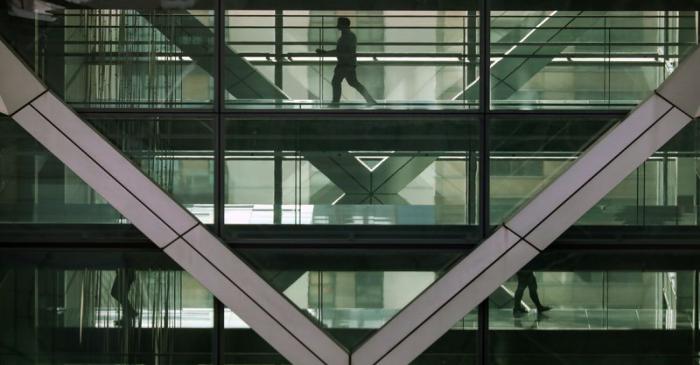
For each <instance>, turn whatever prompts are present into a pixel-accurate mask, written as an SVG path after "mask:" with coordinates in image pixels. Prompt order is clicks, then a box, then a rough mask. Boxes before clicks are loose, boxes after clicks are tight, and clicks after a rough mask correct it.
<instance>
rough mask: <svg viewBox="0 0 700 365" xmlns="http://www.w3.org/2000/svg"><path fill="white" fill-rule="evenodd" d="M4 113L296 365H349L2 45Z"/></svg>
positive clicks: (339, 351) (334, 346) (321, 334)
mask: <svg viewBox="0 0 700 365" xmlns="http://www.w3.org/2000/svg"><path fill="white" fill-rule="evenodd" d="M0 95H2V98H3V100H4V103H5V107H6V108H5V109H6V112H7V114H8V115H9V116H10V117H12V118H13V119H14V120H15V121H16V122H17V123H18V124H19V125H20V126H22V128H24V129H25V130H26V131H27V132H29V134H31V135H32V136H33V137H34V138H36V139H37V141H39V142H40V143H41V144H42V145H44V147H46V148H47V149H48V150H49V151H50V152H51V153H53V154H54V155H55V156H56V157H58V158H59V159H60V160H61V161H62V162H63V163H64V164H66V166H68V167H69V168H70V169H71V170H72V171H73V172H74V173H75V174H76V175H78V176H79V177H80V178H81V179H83V181H85V182H86V183H87V184H88V185H89V186H90V187H92V188H93V189H94V190H95V191H96V192H97V193H99V194H100V195H101V196H102V197H104V198H105V200H107V201H108V202H109V203H110V204H111V205H112V206H113V207H114V208H115V209H116V210H118V211H119V212H120V213H121V214H122V215H123V216H124V217H126V218H127V219H129V221H130V222H131V223H132V224H133V225H134V226H135V227H136V228H138V229H139V230H140V231H141V232H143V233H144V234H145V235H146V236H147V237H148V238H149V239H150V240H151V241H153V243H155V244H156V245H157V246H158V247H159V248H160V249H161V250H163V252H165V253H166V254H167V255H168V256H170V257H171V258H172V259H173V260H174V261H175V262H177V263H178V264H179V265H180V266H182V267H183V268H184V269H185V270H187V271H188V272H189V273H190V274H192V276H193V277H195V278H196V279H197V280H198V281H199V282H200V283H202V284H203V285H204V287H206V288H207V289H209V290H210V291H211V292H212V294H213V295H215V296H216V297H217V298H219V299H220V300H221V301H222V302H223V303H224V304H226V305H227V306H228V307H229V308H230V309H231V310H233V311H234V312H235V313H236V314H237V315H238V316H240V317H241V318H242V319H243V320H244V321H245V322H246V323H248V324H249V325H250V326H251V328H253V330H254V331H255V332H257V333H258V334H259V335H260V336H261V337H262V338H264V339H265V340H266V341H267V342H268V343H270V345H272V346H273V347H274V348H275V349H276V350H277V351H279V352H280V354H282V355H283V356H284V357H286V358H287V359H288V360H289V361H291V362H292V363H295V364H319V365H322V364H339V365H342V364H348V361H349V356H348V353H347V351H346V350H345V349H344V348H343V347H341V346H340V345H339V344H338V343H336V342H335V341H334V340H333V338H331V337H330V336H329V335H328V334H327V333H325V332H324V331H323V330H321V329H320V328H319V327H318V326H317V325H316V324H314V323H313V322H312V321H311V320H310V319H309V318H308V317H306V316H305V315H304V314H303V313H302V312H300V311H299V310H298V309H297V308H296V307H295V306H294V304H292V303H291V302H289V300H287V299H286V298H285V297H284V296H283V295H282V294H280V293H278V292H277V291H276V290H275V289H274V288H272V287H271V286H270V285H269V284H268V283H267V282H265V280H263V279H262V278H261V277H260V276H259V275H258V274H257V273H256V272H255V271H254V270H253V269H251V268H250V267H249V266H248V265H247V264H246V263H245V262H244V261H243V260H242V259H240V258H239V257H238V256H237V255H236V254H234V253H233V252H232V251H231V250H230V249H229V248H228V247H227V246H226V245H225V244H224V243H223V242H222V241H221V240H219V239H218V238H217V237H216V236H214V235H213V234H212V233H210V232H209V231H208V230H207V229H206V228H205V227H204V226H203V225H202V224H201V222H199V221H198V220H197V219H196V218H195V217H194V216H192V215H191V214H190V213H189V212H188V211H187V210H186V209H185V208H183V207H182V206H181V205H180V204H178V203H177V202H175V201H174V200H173V199H172V198H171V197H170V196H168V195H167V193H165V192H164V191H163V190H162V189H161V188H160V187H159V186H158V185H157V184H155V183H154V182H153V181H151V180H150V179H149V178H148V177H147V176H145V175H144V174H143V172H141V171H140V170H139V169H138V168H137V167H136V166H135V165H134V164H132V163H131V162H130V161H129V160H128V159H127V158H126V157H125V156H124V155H123V154H122V153H121V152H120V151H119V150H118V149H117V148H116V147H114V146H113V145H111V144H110V143H109V142H108V141H107V140H106V139H105V138H104V137H103V136H102V135H100V134H99V133H98V132H97V131H95V130H94V129H93V128H92V127H91V126H90V125H89V124H88V123H86V122H85V121H83V120H82V119H81V118H80V117H79V116H78V115H77V114H76V113H75V112H74V111H73V110H71V109H70V108H69V107H68V106H66V105H65V104H64V103H63V102H62V101H61V100H59V99H58V98H57V97H56V96H55V95H54V94H53V93H51V92H50V91H49V90H48V89H47V88H46V86H44V85H43V84H42V83H41V82H40V81H39V80H38V79H37V78H36V77H35V76H34V75H33V74H32V72H31V71H30V69H29V68H28V67H27V66H26V65H24V64H23V63H22V61H20V59H19V58H18V57H17V56H16V55H15V54H14V53H13V52H12V51H11V50H10V48H9V47H8V46H7V44H6V43H5V42H4V40H3V41H1V42H0Z"/></svg>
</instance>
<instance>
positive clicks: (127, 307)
mask: <svg viewBox="0 0 700 365" xmlns="http://www.w3.org/2000/svg"><path fill="white" fill-rule="evenodd" d="M134 280H136V274H135V273H134V270H132V269H129V268H124V269H117V275H116V276H115V278H114V283H113V284H112V291H111V295H112V297H113V298H114V299H115V300H116V301H117V303H119V305H121V307H122V313H123V314H122V320H121V322H120V323H119V324H124V323H126V322H128V321H130V320H132V319H133V318H136V316H138V312H137V311H136V309H134V307H133V306H132V305H131V303H130V302H129V291H130V290H131V285H132V284H133V283H134Z"/></svg>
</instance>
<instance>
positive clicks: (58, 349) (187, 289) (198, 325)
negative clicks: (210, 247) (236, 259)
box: [0, 252, 213, 365]
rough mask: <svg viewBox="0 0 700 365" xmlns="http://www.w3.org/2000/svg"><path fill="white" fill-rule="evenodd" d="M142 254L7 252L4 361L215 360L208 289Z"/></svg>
mask: <svg viewBox="0 0 700 365" xmlns="http://www.w3.org/2000/svg"><path fill="white" fill-rule="evenodd" d="M139 256H140V255H122V254H115V253H113V252H112V253H110V254H95V253H86V252H83V253H79V254H77V253H76V252H71V253H70V254H65V253H58V252H52V253H41V254H40V253H32V254H19V255H18V254H13V253H7V252H5V253H3V255H2V260H0V309H2V310H0V323H2V324H3V325H2V326H0V363H3V364H25V363H36V364H44V363H52V364H88V363H89V364H101V363H104V364H116V363H130V364H134V363H136V364H138V363H141V364H144V363H166V364H183V365H184V364H193V363H198V364H207V363H210V361H211V351H212V346H211V340H212V329H213V310H212V304H213V303H212V296H211V294H209V292H208V291H207V290H206V289H204V288H203V287H201V286H200V285H199V284H198V283H197V282H196V281H195V280H194V279H192V277H190V276H189V274H187V273H184V272H182V271H181V270H177V269H176V268H174V267H172V264H169V265H167V266H168V267H169V268H163V267H158V264H156V263H154V261H150V262H149V259H148V258H146V257H145V256H144V257H139ZM151 259H155V262H161V261H163V260H162V256H161V257H158V256H156V257H151ZM120 276H121V277H122V279H119V277H120ZM126 276H130V277H131V278H130V279H129V280H124V278H125V277H126Z"/></svg>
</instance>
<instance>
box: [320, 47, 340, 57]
mask: <svg viewBox="0 0 700 365" xmlns="http://www.w3.org/2000/svg"><path fill="white" fill-rule="evenodd" d="M316 53H318V54H321V55H332V56H334V55H337V54H338V50H337V49H329V50H325V49H323V48H316Z"/></svg>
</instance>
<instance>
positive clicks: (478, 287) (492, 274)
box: [353, 241, 539, 365]
mask: <svg viewBox="0 0 700 365" xmlns="http://www.w3.org/2000/svg"><path fill="white" fill-rule="evenodd" d="M538 253H539V252H538V251H537V250H535V249H534V248H532V246H530V245H528V244H527V243H525V242H523V241H520V242H519V243H518V244H517V245H516V246H515V247H513V249H511V250H509V251H508V252H507V253H506V254H505V255H504V256H503V257H501V258H499V259H498V260H496V261H495V262H494V263H493V265H492V266H490V267H489V268H488V269H486V270H485V271H484V272H483V273H482V274H481V275H479V277H478V278H476V280H474V281H473V282H472V283H471V284H470V285H469V286H468V287H467V288H466V289H465V290H463V291H461V292H459V293H457V294H456V296H455V297H454V298H452V299H450V300H449V301H447V302H446V303H445V304H444V306H443V307H442V308H440V310H439V311H437V312H435V313H434V314H433V315H432V316H431V317H430V318H429V320H428V321H426V322H425V323H423V324H421V325H420V326H419V327H418V328H416V329H415V332H413V333H411V335H410V336H409V337H408V338H406V340H405V341H402V342H401V343H400V344H399V345H398V346H396V347H395V348H393V349H392V350H391V351H389V352H388V353H387V354H386V356H385V357H384V358H382V359H381V360H379V361H378V362H376V364H381V365H405V364H409V363H411V361H413V360H414V359H415V358H416V357H418V356H419V355H420V354H422V353H423V351H425V349H426V348H428V347H429V346H430V345H432V344H433V343H434V342H435V341H437V340H438V339H439V338H440V337H442V335H444V334H445V332H447V331H449V330H450V328H452V326H454V325H455V323H457V321H459V320H460V319H462V318H464V316H465V315H467V313H469V312H471V311H472V310H474V308H476V307H477V306H478V305H479V303H481V302H482V301H483V300H484V299H486V298H488V296H489V295H491V293H493V291H494V288H497V287H498V286H499V285H501V283H503V282H504V281H506V280H508V278H510V277H511V276H513V275H515V273H516V272H518V270H519V269H520V268H521V267H522V266H524V265H525V264H526V263H528V262H529V261H530V260H532V259H533V258H534V257H535V256H537V254H538ZM353 364H355V363H354V362H353Z"/></svg>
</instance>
